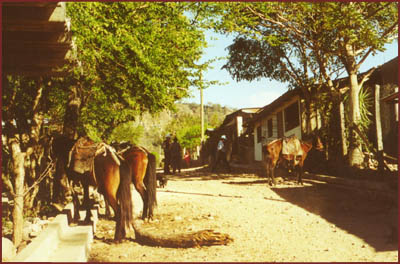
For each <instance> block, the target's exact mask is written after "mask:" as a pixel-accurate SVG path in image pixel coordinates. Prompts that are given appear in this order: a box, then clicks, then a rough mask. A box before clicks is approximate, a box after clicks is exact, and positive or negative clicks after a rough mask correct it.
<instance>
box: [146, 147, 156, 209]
mask: <svg viewBox="0 0 400 264" xmlns="http://www.w3.org/2000/svg"><path fill="white" fill-rule="evenodd" d="M147 156H148V159H149V162H148V164H147V169H146V174H145V176H144V185H145V186H146V195H147V201H148V210H149V216H150V217H151V216H152V215H153V209H154V206H156V205H157V197H156V192H157V178H156V177H157V175H156V156H154V154H152V153H147Z"/></svg>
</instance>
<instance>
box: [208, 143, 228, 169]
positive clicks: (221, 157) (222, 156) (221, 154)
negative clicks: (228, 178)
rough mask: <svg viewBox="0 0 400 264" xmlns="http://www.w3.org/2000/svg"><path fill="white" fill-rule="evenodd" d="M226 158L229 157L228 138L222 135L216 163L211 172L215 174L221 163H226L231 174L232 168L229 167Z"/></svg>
mask: <svg viewBox="0 0 400 264" xmlns="http://www.w3.org/2000/svg"><path fill="white" fill-rule="evenodd" d="M226 156H227V146H226V136H225V135H222V136H221V139H220V140H219V142H218V145H217V154H216V161H215V163H214V167H213V168H212V170H211V171H212V172H215V170H216V169H217V167H218V165H219V163H220V162H222V163H224V165H225V167H227V169H228V172H231V167H230V166H229V163H228V160H227V157H226Z"/></svg>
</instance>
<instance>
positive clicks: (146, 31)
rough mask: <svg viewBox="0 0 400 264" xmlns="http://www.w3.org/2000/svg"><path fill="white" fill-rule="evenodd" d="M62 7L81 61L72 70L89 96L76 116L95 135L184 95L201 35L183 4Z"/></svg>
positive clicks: (198, 53) (74, 4)
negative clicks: (79, 65)
mask: <svg viewBox="0 0 400 264" xmlns="http://www.w3.org/2000/svg"><path fill="white" fill-rule="evenodd" d="M67 8H68V9H67V10H68V15H69V16H70V17H71V25H72V31H73V35H74V38H75V44H76V46H77V57H78V60H79V61H80V62H81V65H82V66H81V68H77V69H76V70H77V71H82V73H83V75H84V77H81V78H80V81H81V85H83V86H84V87H85V90H86V96H87V97H88V98H89V99H90V100H88V103H87V104H86V105H85V106H84V107H83V109H82V115H81V117H82V118H81V119H82V120H81V121H82V123H83V124H84V125H85V126H86V127H87V128H91V129H96V130H97V133H96V134H97V135H98V137H100V138H107V137H108V136H109V135H110V133H111V131H112V130H113V129H114V128H115V127H116V126H117V125H118V124H120V123H123V122H127V121H129V120H134V118H135V116H137V115H139V114H141V113H143V112H145V111H148V112H150V113H156V112H159V111H161V110H162V109H165V108H172V107H173V104H174V102H175V101H176V100H178V99H180V98H182V97H185V96H187V95H188V88H189V86H191V85H192V81H191V79H193V78H194V77H195V76H196V74H197V71H198V70H197V68H196V67H197V65H195V61H197V60H198V59H199V58H200V56H201V54H202V48H203V47H204V46H205V39H204V35H203V32H202V31H201V30H199V29H198V28H196V27H195V26H194V25H193V24H192V23H191V21H190V20H189V19H188V18H187V17H186V16H185V14H184V11H185V8H186V4H184V3H173V2H168V3H166V2H163V3H149V2H71V3H68V4H67ZM93 133H94V132H93Z"/></svg>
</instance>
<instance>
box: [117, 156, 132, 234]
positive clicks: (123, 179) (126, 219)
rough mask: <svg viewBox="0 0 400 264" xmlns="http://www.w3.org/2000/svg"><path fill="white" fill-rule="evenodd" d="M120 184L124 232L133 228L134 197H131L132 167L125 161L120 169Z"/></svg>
mask: <svg viewBox="0 0 400 264" xmlns="http://www.w3.org/2000/svg"><path fill="white" fill-rule="evenodd" d="M119 173H120V184H119V187H118V192H117V199H118V204H119V210H120V224H121V228H122V230H125V228H131V227H133V219H134V218H133V212H132V207H133V205H132V195H131V181H132V180H131V177H132V176H131V173H130V167H129V165H128V164H127V163H126V162H125V161H121V165H120V167H119Z"/></svg>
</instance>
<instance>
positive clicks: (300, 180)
mask: <svg viewBox="0 0 400 264" xmlns="http://www.w3.org/2000/svg"><path fill="white" fill-rule="evenodd" d="M296 172H297V183H298V184H301V185H303V167H302V166H297V168H296Z"/></svg>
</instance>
